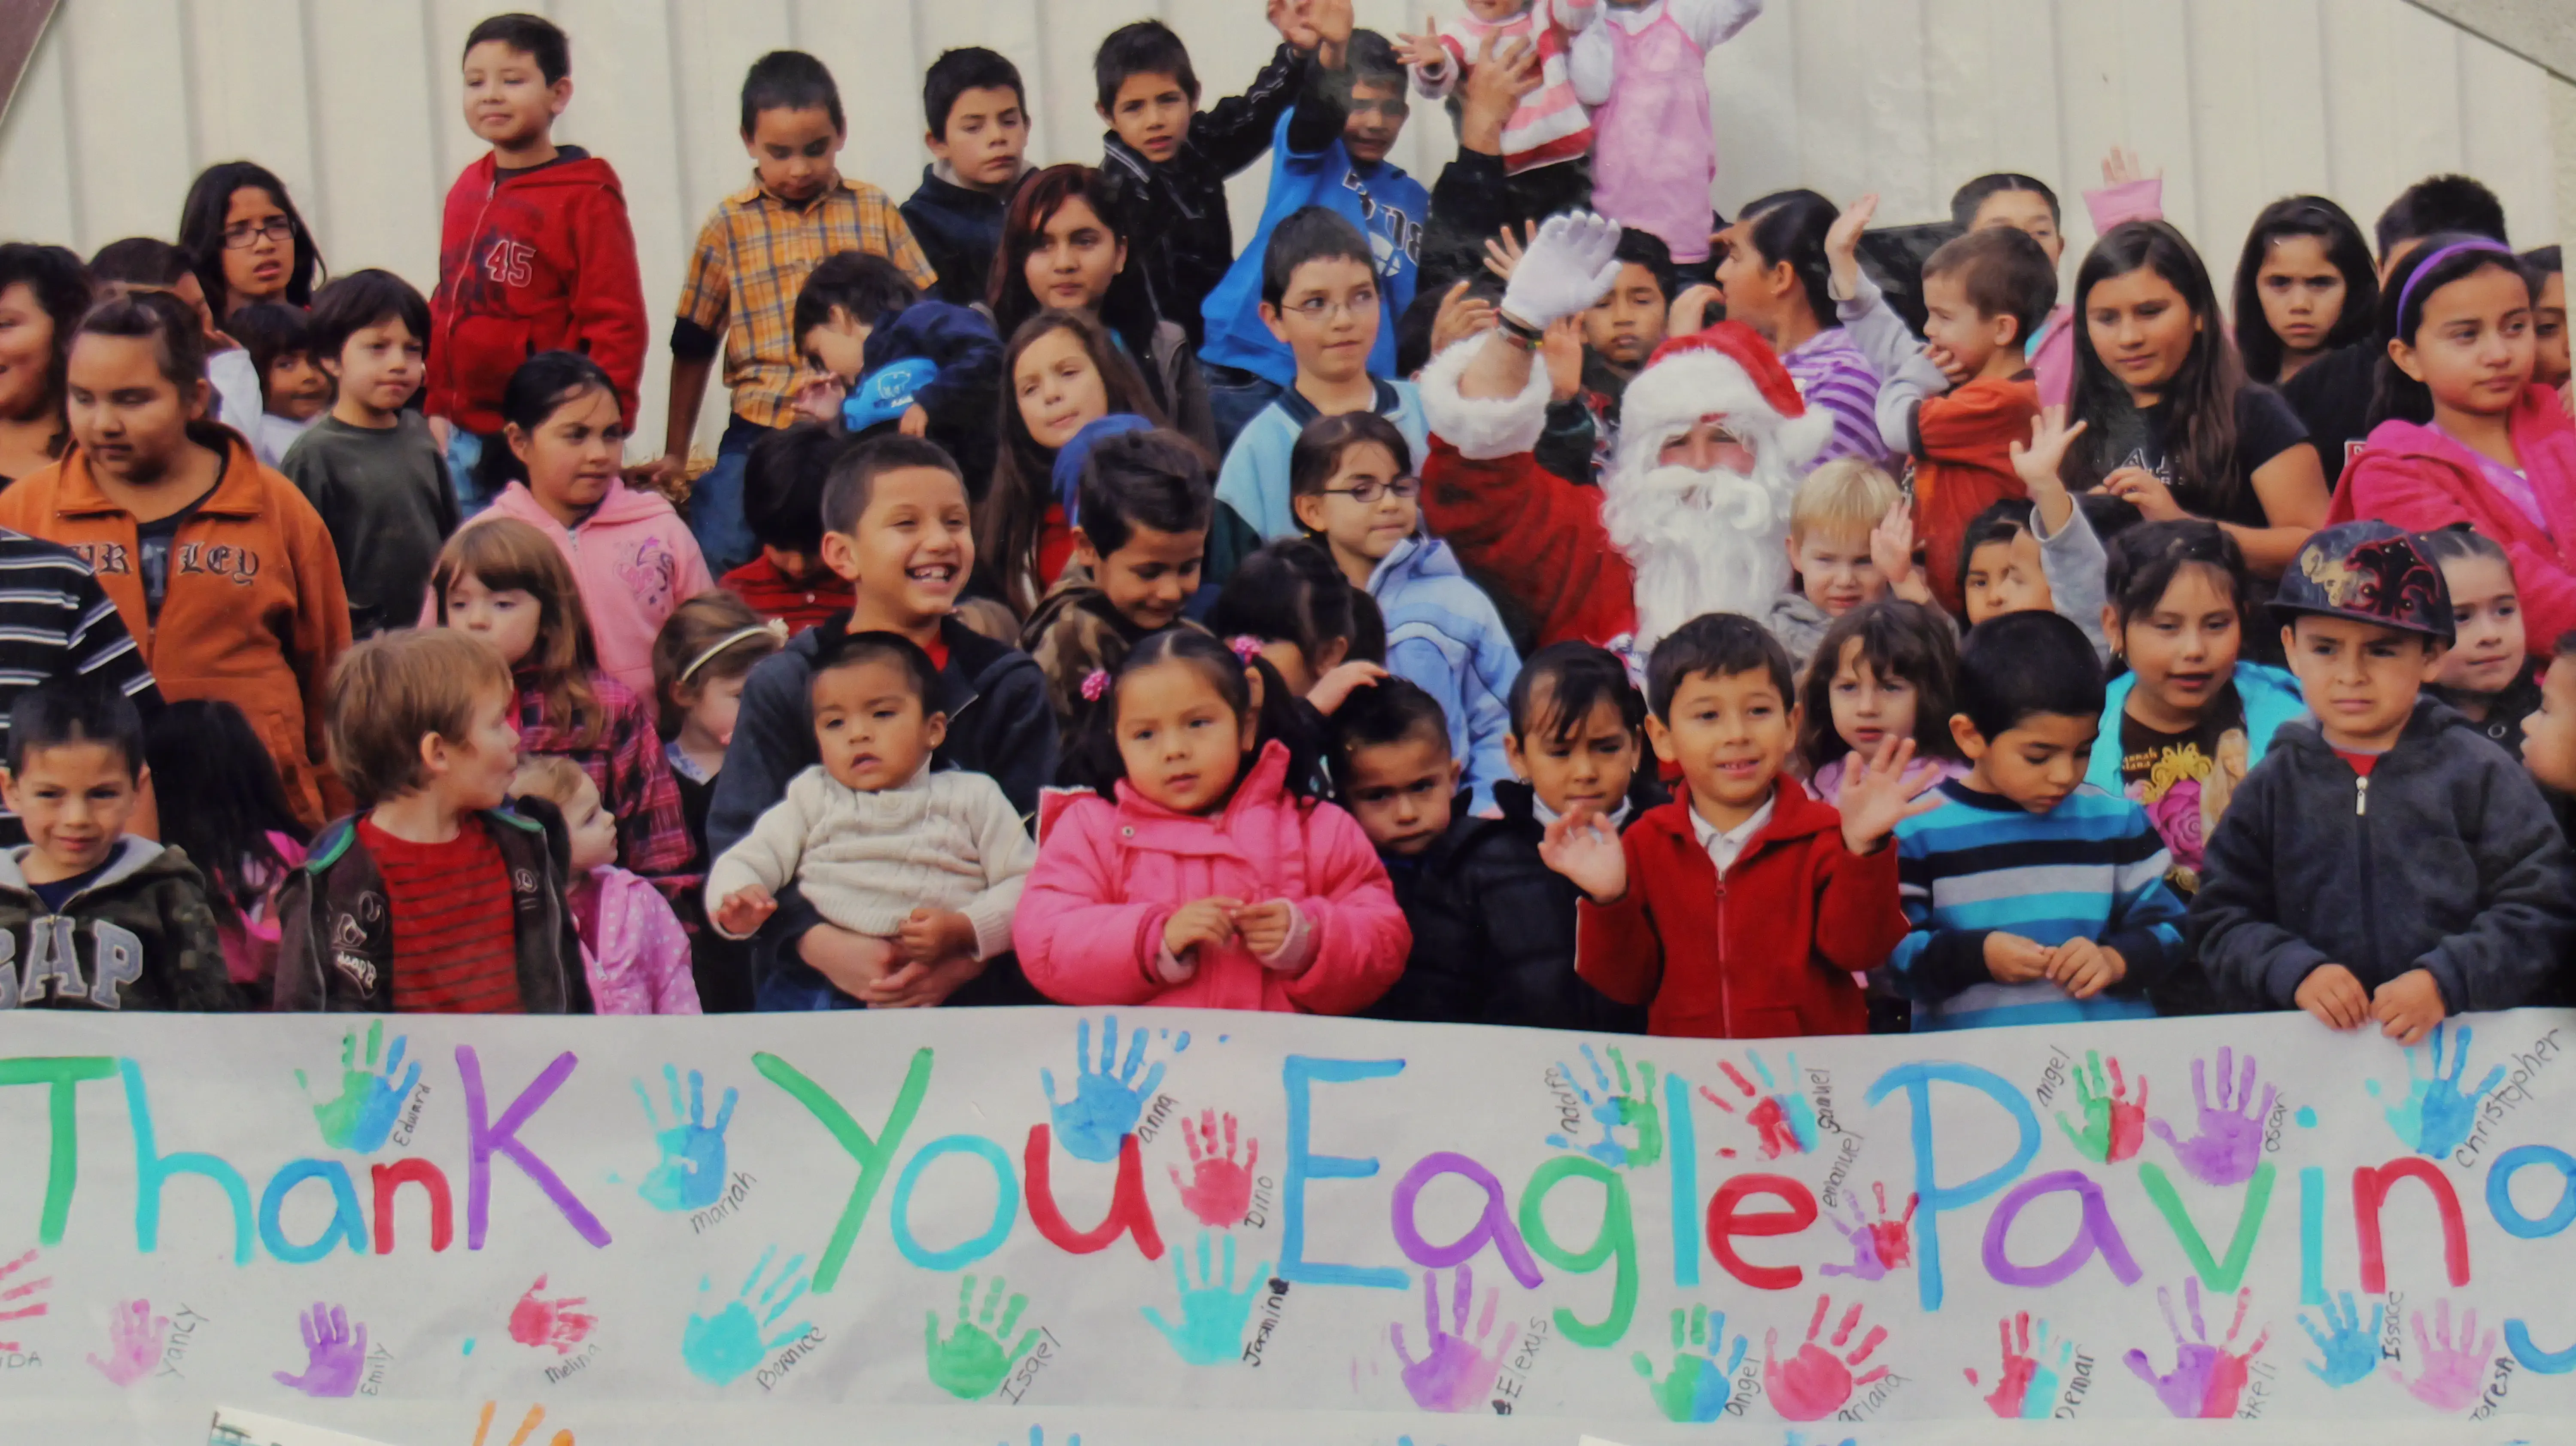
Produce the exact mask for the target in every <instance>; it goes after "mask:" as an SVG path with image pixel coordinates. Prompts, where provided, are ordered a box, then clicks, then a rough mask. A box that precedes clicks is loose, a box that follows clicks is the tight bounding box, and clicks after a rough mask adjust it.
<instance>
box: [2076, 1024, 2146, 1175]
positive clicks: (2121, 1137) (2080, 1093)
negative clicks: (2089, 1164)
mask: <svg viewBox="0 0 2576 1446" xmlns="http://www.w3.org/2000/svg"><path fill="white" fill-rule="evenodd" d="M2075 1107H2076V1111H2077V1113H2079V1114H2081V1115H2083V1117H2084V1128H2082V1129H2081V1130H2078V1129H2077V1128H2076V1127H2075V1126H2074V1124H2073V1123H2072V1122H2070V1121H2069V1120H2068V1119H2067V1118H2066V1111H2064V1110H2059V1111H2058V1112H2057V1127H2058V1128H2059V1129H2061V1130H2064V1131H2065V1132H2066V1138H2067V1139H2069V1140H2071V1141H2073V1142H2074V1144H2075V1152H2076V1153H2077V1154H2079V1155H2082V1156H2083V1157H2084V1158H2085V1159H2088V1160H2093V1161H2097V1162H2099V1163H2102V1164H2106V1165H2116V1164H2118V1163H2119V1162H2121V1161H2122V1160H2126V1159H2128V1158H2129V1157H2131V1156H2133V1155H2135V1154H2137V1153H2138V1147H2139V1146H2140V1145H2143V1144H2145V1143H2146V1139H2147V1082H2146V1081H2145V1080H2144V1079H2140V1080H2139V1081H2138V1097H2137V1098H2136V1099H2134V1100H2132V1099H2130V1098H2129V1081H2128V1078H2127V1077H2126V1076H2124V1075H2122V1074H2121V1073H2120V1061H2119V1058H2118V1057H2117V1056H2114V1057H2113V1058H2112V1060H2111V1077H2110V1080H2109V1083H2108V1084H2107V1086H2106V1085H2105V1083H2104V1081H2103V1078H2102V1051H2100V1050H2098V1049H2097V1050H2092V1051H2090V1052H2088V1053H2087V1054H2086V1055H2085V1056H2084V1068H2082V1069H2079V1070H2077V1071H2075Z"/></svg>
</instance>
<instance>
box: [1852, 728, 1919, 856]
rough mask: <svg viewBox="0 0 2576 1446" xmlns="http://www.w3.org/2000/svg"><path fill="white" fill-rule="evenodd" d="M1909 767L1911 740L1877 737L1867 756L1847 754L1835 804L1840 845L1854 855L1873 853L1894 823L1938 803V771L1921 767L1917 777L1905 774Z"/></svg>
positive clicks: (1911, 762) (1911, 757)
mask: <svg viewBox="0 0 2576 1446" xmlns="http://www.w3.org/2000/svg"><path fill="white" fill-rule="evenodd" d="M1913 765H1914V740H1913V739H1911V738H1895V737H1889V738H1882V739H1880V740H1879V742H1878V751H1877V752H1875V753H1873V754H1871V755H1870V756H1869V757H1868V758H1865V759H1864V758H1863V757H1861V755H1860V754H1858V753H1854V754H1852V755H1851V761H1850V762H1849V763H1847V764H1845V765H1844V767H1843V796H1842V798H1841V800H1840V801H1839V802H1837V803H1836V804H1835V807H1836V808H1838V809H1840V810H1841V812H1842V816H1843V847H1845V848H1847V849H1850V850H1851V851H1852V852H1853V853H1856V854H1866V853H1875V852H1876V851H1877V850H1878V846H1879V845H1880V844H1883V843H1885V842H1887V836H1888V835H1889V834H1892V833H1894V832H1896V826H1897V825H1898V824H1900V823H1903V822H1904V821H1905V820H1907V819H1909V818H1912V817H1914V816H1915V815H1916V814H1922V813H1930V812H1931V811H1932V810H1934V809H1936V808H1939V807H1940V806H1941V799H1940V797H1939V795H1937V794H1934V793H1933V792H1932V790H1934V789H1935V788H1938V787H1940V786H1941V774H1940V771H1939V770H1938V769H1929V768H1927V769H1925V770H1924V771H1923V773H1922V776H1920V777H1918V778H1907V777H1906V776H1905V774H1906V770H1907V769H1909V768H1911V767H1913Z"/></svg>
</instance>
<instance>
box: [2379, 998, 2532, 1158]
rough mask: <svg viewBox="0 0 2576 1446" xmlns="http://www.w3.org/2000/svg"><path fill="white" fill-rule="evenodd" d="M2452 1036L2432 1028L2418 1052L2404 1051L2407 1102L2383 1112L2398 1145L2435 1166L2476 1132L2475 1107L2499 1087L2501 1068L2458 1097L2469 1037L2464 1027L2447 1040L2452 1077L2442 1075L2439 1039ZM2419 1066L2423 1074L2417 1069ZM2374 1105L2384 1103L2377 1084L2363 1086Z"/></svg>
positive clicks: (2443, 1026) (2440, 1027)
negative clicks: (2449, 1040)
mask: <svg viewBox="0 0 2576 1446" xmlns="http://www.w3.org/2000/svg"><path fill="white" fill-rule="evenodd" d="M2449 1030H2453V1026H2451V1025H2448V1024H2437V1025H2434V1026H2433V1037H2432V1038H2431V1039H2429V1040H2427V1041H2425V1043H2424V1045H2423V1046H2422V1047H2421V1048H2418V1047H2415V1046H2409V1047H2408V1048H2407V1050H2406V1098H2405V1099H2404V1100H2402V1101H2400V1102H2399V1103H2397V1104H2393V1105H2389V1106H2387V1107H2386V1109H2385V1110H2384V1111H2383V1113H2385V1114H2386V1115H2387V1116H2388V1128H2390V1129H2392V1130H2394V1131H2396V1132H2397V1139H2398V1143H2400V1144H2402V1145H2404V1146H2405V1147H2406V1148H2407V1149H2410V1150H2413V1151H2414V1152H2415V1153H2417V1154H2419V1155H2422V1156H2424V1157H2425V1158H2427V1159H2432V1160H2438V1159H2441V1158H2442V1157H2444V1156H2445V1155H2448V1154H2450V1153H2451V1152H2452V1151H2453V1150H2456V1149H2458V1148H2459V1147H2460V1142H2461V1141H2463V1140H2465V1139H2467V1138H2468V1137H2469V1132H2470V1131H2471V1130H2473V1129H2475V1128H2476V1127H2477V1114H2478V1102H2479V1101H2480V1100H2483V1099H2485V1098H2486V1097H2487V1092H2488V1091H2489V1090H2492V1089H2494V1088H2495V1087H2496V1086H2497V1085H2499V1084H2502V1083H2503V1082H2504V1066H2503V1065H2497V1066H2495V1067H2494V1068H2492V1069H2490V1070H2488V1071H2487V1073H2486V1078H2484V1079H2481V1080H2479V1081H2478V1086H2477V1088H2475V1089H2473V1090H2468V1091H2465V1092H2464V1091H2462V1090H2461V1088H2460V1077H2461V1076H2462V1075H2464V1074H2466V1073H2467V1072H2468V1068H2469V1040H2470V1038H2471V1036H2472V1033H2473V1031H2472V1030H2470V1028H2469V1027H2468V1026H2467V1025H2465V1024H2463V1025H2459V1026H2457V1028H2456V1031H2455V1032H2453V1033H2452V1036H2451V1072H2450V1073H2449V1074H2447V1075H2446V1074H2444V1073H2443V1072H2442V1035H2443V1033H2444V1032H2445V1031H2449ZM2419 1063H2421V1064H2422V1065H2423V1068H2421V1069H2419V1068H2417V1065H2418V1064H2419ZM2362 1087H2363V1088H2364V1089H2367V1090H2369V1091H2370V1093H2371V1097H2372V1098H2374V1099H2379V1098H2383V1096H2382V1095H2381V1094H2380V1089H2379V1081H2377V1080H2370V1081H2368V1082H2367V1083H2365V1084H2364V1085H2363V1086H2362Z"/></svg>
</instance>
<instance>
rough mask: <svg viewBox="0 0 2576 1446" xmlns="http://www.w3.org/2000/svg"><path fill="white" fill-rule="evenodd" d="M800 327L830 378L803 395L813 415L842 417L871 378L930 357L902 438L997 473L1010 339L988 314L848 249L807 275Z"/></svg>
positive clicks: (972, 468) (808, 357) (976, 473)
mask: <svg viewBox="0 0 2576 1446" xmlns="http://www.w3.org/2000/svg"><path fill="white" fill-rule="evenodd" d="M791 325H793V326H794V328H795V333H796V349H797V351H798V352H799V353H800V354H802V355H803V357H804V359H805V364H806V365H807V366H809V367H812V368H813V369H814V370H815V371H816V372H817V373H819V374H821V375H822V376H824V377H827V378H829V379H830V380H829V381H825V382H820V383H817V384H815V387H814V388H813V390H814V391H815V392H816V393H817V395H816V396H815V397H810V398H809V397H800V398H798V403H799V405H800V406H804V407H806V408H807V409H808V410H809V411H811V410H813V407H814V405H815V403H816V402H817V401H822V402H827V403H828V405H827V406H826V407H825V409H824V410H825V412H826V414H828V415H834V416H838V415H843V408H842V406H841V401H842V398H843V397H844V396H846V395H848V394H850V393H852V392H854V391H864V390H866V388H865V387H864V386H863V385H862V383H863V382H864V381H866V380H869V379H873V378H876V377H878V376H879V375H881V374H884V373H885V371H886V369H887V368H889V367H892V366H894V365H895V364H897V363H899V362H921V361H926V362H929V363H930V364H931V365H932V366H934V367H936V368H937V372H936V374H935V375H934V376H932V377H930V378H929V379H928V380H926V381H923V382H920V383H919V384H918V385H916V386H911V387H908V388H906V390H907V391H908V392H909V395H910V402H909V404H908V405H907V406H905V407H904V408H903V410H902V411H901V412H900V413H899V414H898V416H899V419H900V427H901V430H902V432H903V434H904V435H905V436H907V437H928V438H930V439H931V440H933V441H935V442H937V443H939V444H940V445H941V446H943V447H946V448H947V449H948V452H949V455H951V456H953V457H955V458H957V460H958V464H959V465H960V466H961V467H963V468H964V469H965V471H966V475H967V476H969V477H974V478H979V479H980V478H983V477H988V476H990V475H992V470H993V415H994V409H995V408H996V407H998V406H999V405H1000V398H1001V386H1002V340H1001V338H1000V337H998V336H995V335H994V334H993V323H992V322H990V321H987V320H986V319H985V318H984V314H983V313H982V312H980V311H976V310H974V309H972V308H970V307H964V306H953V305H950V304H949V303H947V302H945V301H928V300H924V299H923V298H922V295H921V292H920V291H919V290H918V289H916V288H915V287H914V286H913V284H912V278H910V277H909V276H906V275H905V274H904V272H903V268H901V267H899V266H897V265H895V264H894V263H893V262H891V261H888V260H887V259H885V258H884V257H882V256H876V255H871V254H869V253H868V252H865V251H844V252H842V253H841V254H839V255H838V256H834V257H832V258H830V259H829V260H826V261H825V262H823V264H821V265H820V266H817V267H815V268H814V270H813V272H812V274H810V275H808V276H807V277H806V278H805V285H804V287H803V289H801V290H799V291H798V292H797V293H796V314H795V318H794V320H793V322H792V323H791ZM915 370H918V368H916V369H915ZM836 392H837V395H836V394H835V393H836ZM848 420H851V421H856V420H858V419H857V418H849V419H848ZM852 430H853V431H856V430H859V428H857V427H853V428H852Z"/></svg>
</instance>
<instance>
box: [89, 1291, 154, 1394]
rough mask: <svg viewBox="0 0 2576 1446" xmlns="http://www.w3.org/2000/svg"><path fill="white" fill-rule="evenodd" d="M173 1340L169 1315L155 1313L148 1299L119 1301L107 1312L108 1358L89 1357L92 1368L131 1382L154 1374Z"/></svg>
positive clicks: (121, 1383)
mask: <svg viewBox="0 0 2576 1446" xmlns="http://www.w3.org/2000/svg"><path fill="white" fill-rule="evenodd" d="M169 1344H170V1318H169V1317H168V1316H166V1315H154V1314H153V1313H152V1302H150V1301H148V1300H126V1301H119V1302H117V1304H116V1307H115V1308H114V1309H113V1310H110V1311H109V1312H108V1313H107V1359H105V1360H101V1359H99V1358H98V1357H97V1356H91V1357H90V1358H89V1363H90V1368H91V1369H92V1370H95V1371H97V1372H98V1373H99V1374H100V1375H102V1376H105V1377H107V1378H108V1380H109V1381H111V1382H113V1383H115V1384H116V1385H119V1386H131V1385H133V1384H134V1383H135V1382H137V1381H139V1380H142V1379H143V1378H144V1377H145V1376H148V1375H150V1374H152V1371H153V1368H154V1367H156V1366H159V1365H160V1364H161V1353H162V1351H164V1350H165V1349H167V1348H168V1347H169Z"/></svg>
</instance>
